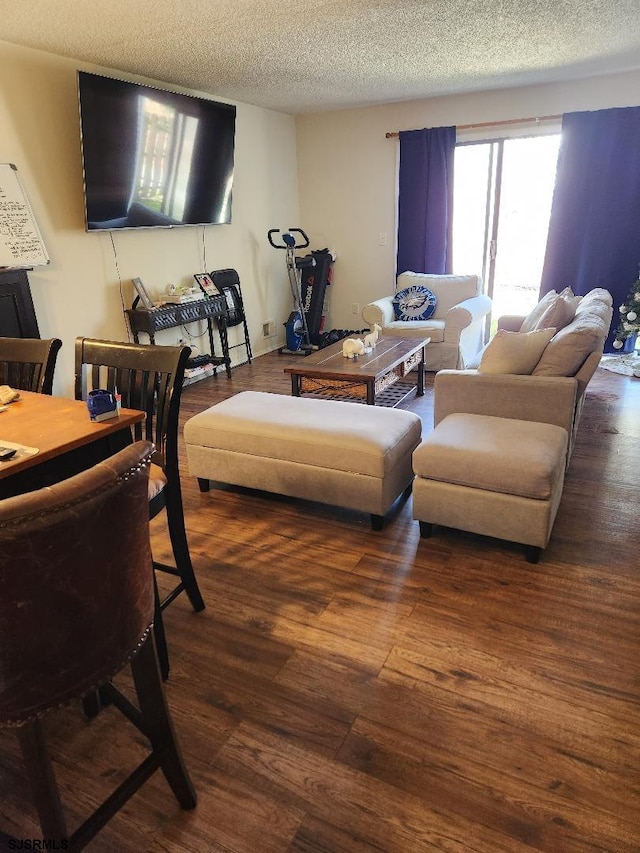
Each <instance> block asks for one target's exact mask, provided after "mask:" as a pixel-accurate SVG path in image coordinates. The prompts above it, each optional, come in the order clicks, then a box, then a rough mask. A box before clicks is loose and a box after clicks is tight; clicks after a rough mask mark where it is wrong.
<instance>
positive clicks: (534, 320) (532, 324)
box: [519, 290, 558, 332]
mask: <svg viewBox="0 0 640 853" xmlns="http://www.w3.org/2000/svg"><path fill="white" fill-rule="evenodd" d="M557 296H558V294H557V293H556V291H555V290H550V291H549V292H548V293H545V295H544V296H543V297H542V299H541V300H540V301H539V302H538V304H537V305H536V306H535V308H533V309H532V310H531V311H530V312H529V313H528V314H527V316H526V317H525V318H524V320H523V321H522V325H521V326H520V330H519V331H521V332H533V331H535V330H536V327H537V324H538V320H539V319H540V317H542V315H543V314H544V312H545V311H546V310H547V308H548V307H549V305H551V304H552V303H553V302H555V300H556V298H557Z"/></svg>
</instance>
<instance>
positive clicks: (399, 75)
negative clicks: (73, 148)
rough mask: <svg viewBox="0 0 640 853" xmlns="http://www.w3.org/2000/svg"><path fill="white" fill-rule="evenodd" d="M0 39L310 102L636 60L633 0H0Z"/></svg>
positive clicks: (188, 82)
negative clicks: (274, 0)
mask: <svg viewBox="0 0 640 853" xmlns="http://www.w3.org/2000/svg"><path fill="white" fill-rule="evenodd" d="M0 39H2V40H4V41H8V42H14V43H16V44H20V45H24V46H27V47H33V48H38V49H40V50H46V51H49V52H51V53H57V54H61V55H64V56H69V57H73V58H75V59H78V60H82V61H84V62H91V63H96V64H98V65H102V66H106V67H108V68H113V69H115V70H118V71H125V72H127V73H129V74H132V75H141V76H144V77H150V78H153V79H155V80H159V81H163V82H165V83H167V84H175V85H178V86H182V87H186V88H188V89H193V90H196V91H201V92H207V93H210V94H213V95H217V96H220V97H223V98H228V99H232V100H237V101H242V102H244V103H248V104H255V105H257V106H262V107H268V108H272V109H276V110H281V111H283V112H289V113H309V112H321V111H324V110H329V109H341V108H349V107H359V106H367V105H372V104H380V103H388V102H391V101H402V100H412V99H416V98H426V97H431V96H434V95H445V94H453V93H460V92H473V91H479V90H484V89H497V88H505V87H511V86H522V85H527V84H534V83H544V82H556V81H559V80H572V79H578V78H582V77H589V76H592V75H598V74H604V73H610V72H616V71H626V70H631V69H636V68H640V0H431V2H425V0H288V2H273V0H106V1H105V2H94V1H93V2H92V0H14V2H10V0H3V3H2V13H1V15H0ZM116 76H117V75H116Z"/></svg>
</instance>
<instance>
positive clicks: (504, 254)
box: [453, 134, 560, 325]
mask: <svg viewBox="0 0 640 853" xmlns="http://www.w3.org/2000/svg"><path fill="white" fill-rule="evenodd" d="M559 146H560V134H553V135H548V136H532V137H524V138H515V139H498V140H491V141H488V142H476V143H466V144H459V145H458V146H456V153H455V167H454V208H453V272H454V273H459V274H462V273H469V272H476V271H477V272H479V273H481V274H482V278H483V281H484V283H485V291H486V293H488V295H489V296H491V298H492V299H493V303H494V306H493V314H492V318H493V325H495V321H496V320H497V318H498V317H500V316H501V315H503V314H527V313H528V312H529V311H530V310H531V308H532V307H533V306H534V305H535V303H536V302H537V300H538V292H539V289H540V278H541V275H542V265H543V262H544V253H545V246H546V242H547V231H548V227H549V215H550V213H551V200H552V196H553V186H554V182H555V173H556V162H557V159H558V149H559Z"/></svg>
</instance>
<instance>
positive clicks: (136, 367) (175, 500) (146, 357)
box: [75, 338, 205, 678]
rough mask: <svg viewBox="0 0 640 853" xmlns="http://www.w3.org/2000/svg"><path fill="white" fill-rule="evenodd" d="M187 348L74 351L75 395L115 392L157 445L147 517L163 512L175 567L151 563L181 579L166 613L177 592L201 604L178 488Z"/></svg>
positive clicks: (139, 433)
mask: <svg viewBox="0 0 640 853" xmlns="http://www.w3.org/2000/svg"><path fill="white" fill-rule="evenodd" d="M190 352H191V350H190V348H189V347H174V346H155V345H144V344H130V343H122V342H120V341H99V340H93V339H91V338H77V340H76V350H75V396H76V399H77V400H82V399H86V396H87V393H88V392H89V391H90V390H92V389H94V388H106V389H108V390H110V391H114V390H117V391H118V393H119V394H120V395H121V398H122V405H123V406H124V407H125V408H129V409H139V410H142V411H144V412H145V413H146V419H145V421H144V422H143V423H140V424H136V426H135V427H134V438H135V439H136V440H139V439H142V438H145V439H147V440H148V441H152V442H153V443H154V445H155V453H154V456H153V460H152V462H153V464H152V465H151V469H150V474H149V517H150V518H155V516H156V515H158V513H159V512H161V510H162V509H164V508H166V511H167V526H168V529H169V537H170V539H171V547H172V549H173V556H174V559H175V566H168V565H165V564H164V563H158V562H154V567H155V568H156V569H158V570H160V571H163V572H167V573H169V574H171V575H174V576H175V577H177V578H179V581H178V583H177V584H176V585H175V586H174V587H173V589H172V590H171V592H169V594H168V595H166V596H165V597H164V598H163V599H162V601H160V602H159V607H160V609H161V610H164V609H165V607H167V606H168V605H169V604H170V603H171V602H172V601H173V600H174V599H175V598H176V597H177V596H178V595H179V594H180V593H181V592H186V594H187V596H188V598H189V601H190V602H191V605H192V607H193V609H194V610H195V611H200V610H204V607H205V604H204V601H203V599H202V595H201V594H200V589H199V587H198V581H197V580H196V576H195V573H194V571H193V566H192V564H191V556H190V554H189V545H188V542H187V534H186V530H185V526H184V512H183V507H182V490H181V488H180V472H179V469H178V414H179V410H180V394H181V391H182V380H183V377H184V370H185V365H186V362H187V359H188V357H189V354H190ZM161 624H162V620H161V619H158V620H157V629H156V642H157V644H158V655H159V658H160V667H161V670H162V672H163V675H164V677H165V678H166V676H167V675H168V673H169V659H168V655H167V651H166V646H165V645H164V635H163V633H162V632H161Z"/></svg>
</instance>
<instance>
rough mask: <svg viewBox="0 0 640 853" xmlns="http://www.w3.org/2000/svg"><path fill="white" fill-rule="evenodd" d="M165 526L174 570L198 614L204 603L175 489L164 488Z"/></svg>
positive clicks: (179, 498)
mask: <svg viewBox="0 0 640 853" xmlns="http://www.w3.org/2000/svg"><path fill="white" fill-rule="evenodd" d="M166 492H167V494H166V496H165V501H166V508H167V526H168V528H169V537H170V539H171V547H172V548H173V556H174V558H175V561H176V568H177V569H178V572H179V574H180V578H181V579H182V583H183V584H184V589H185V592H186V593H187V595H188V596H189V601H190V602H191V606H192V607H193V609H194V610H195V611H196V613H198V612H199V611H200V610H204V608H205V603H204V600H203V598H202V595H201V593H200V589H199V587H198V581H197V579H196V576H195V572H194V571H193V566H192V564H191V555H190V553H189V543H188V542H187V531H186V530H185V526H184V510H183V508H182V496H181V495H180V492H179V491H178V490H177V489H173V488H171V487H170V486H167V487H166Z"/></svg>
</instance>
